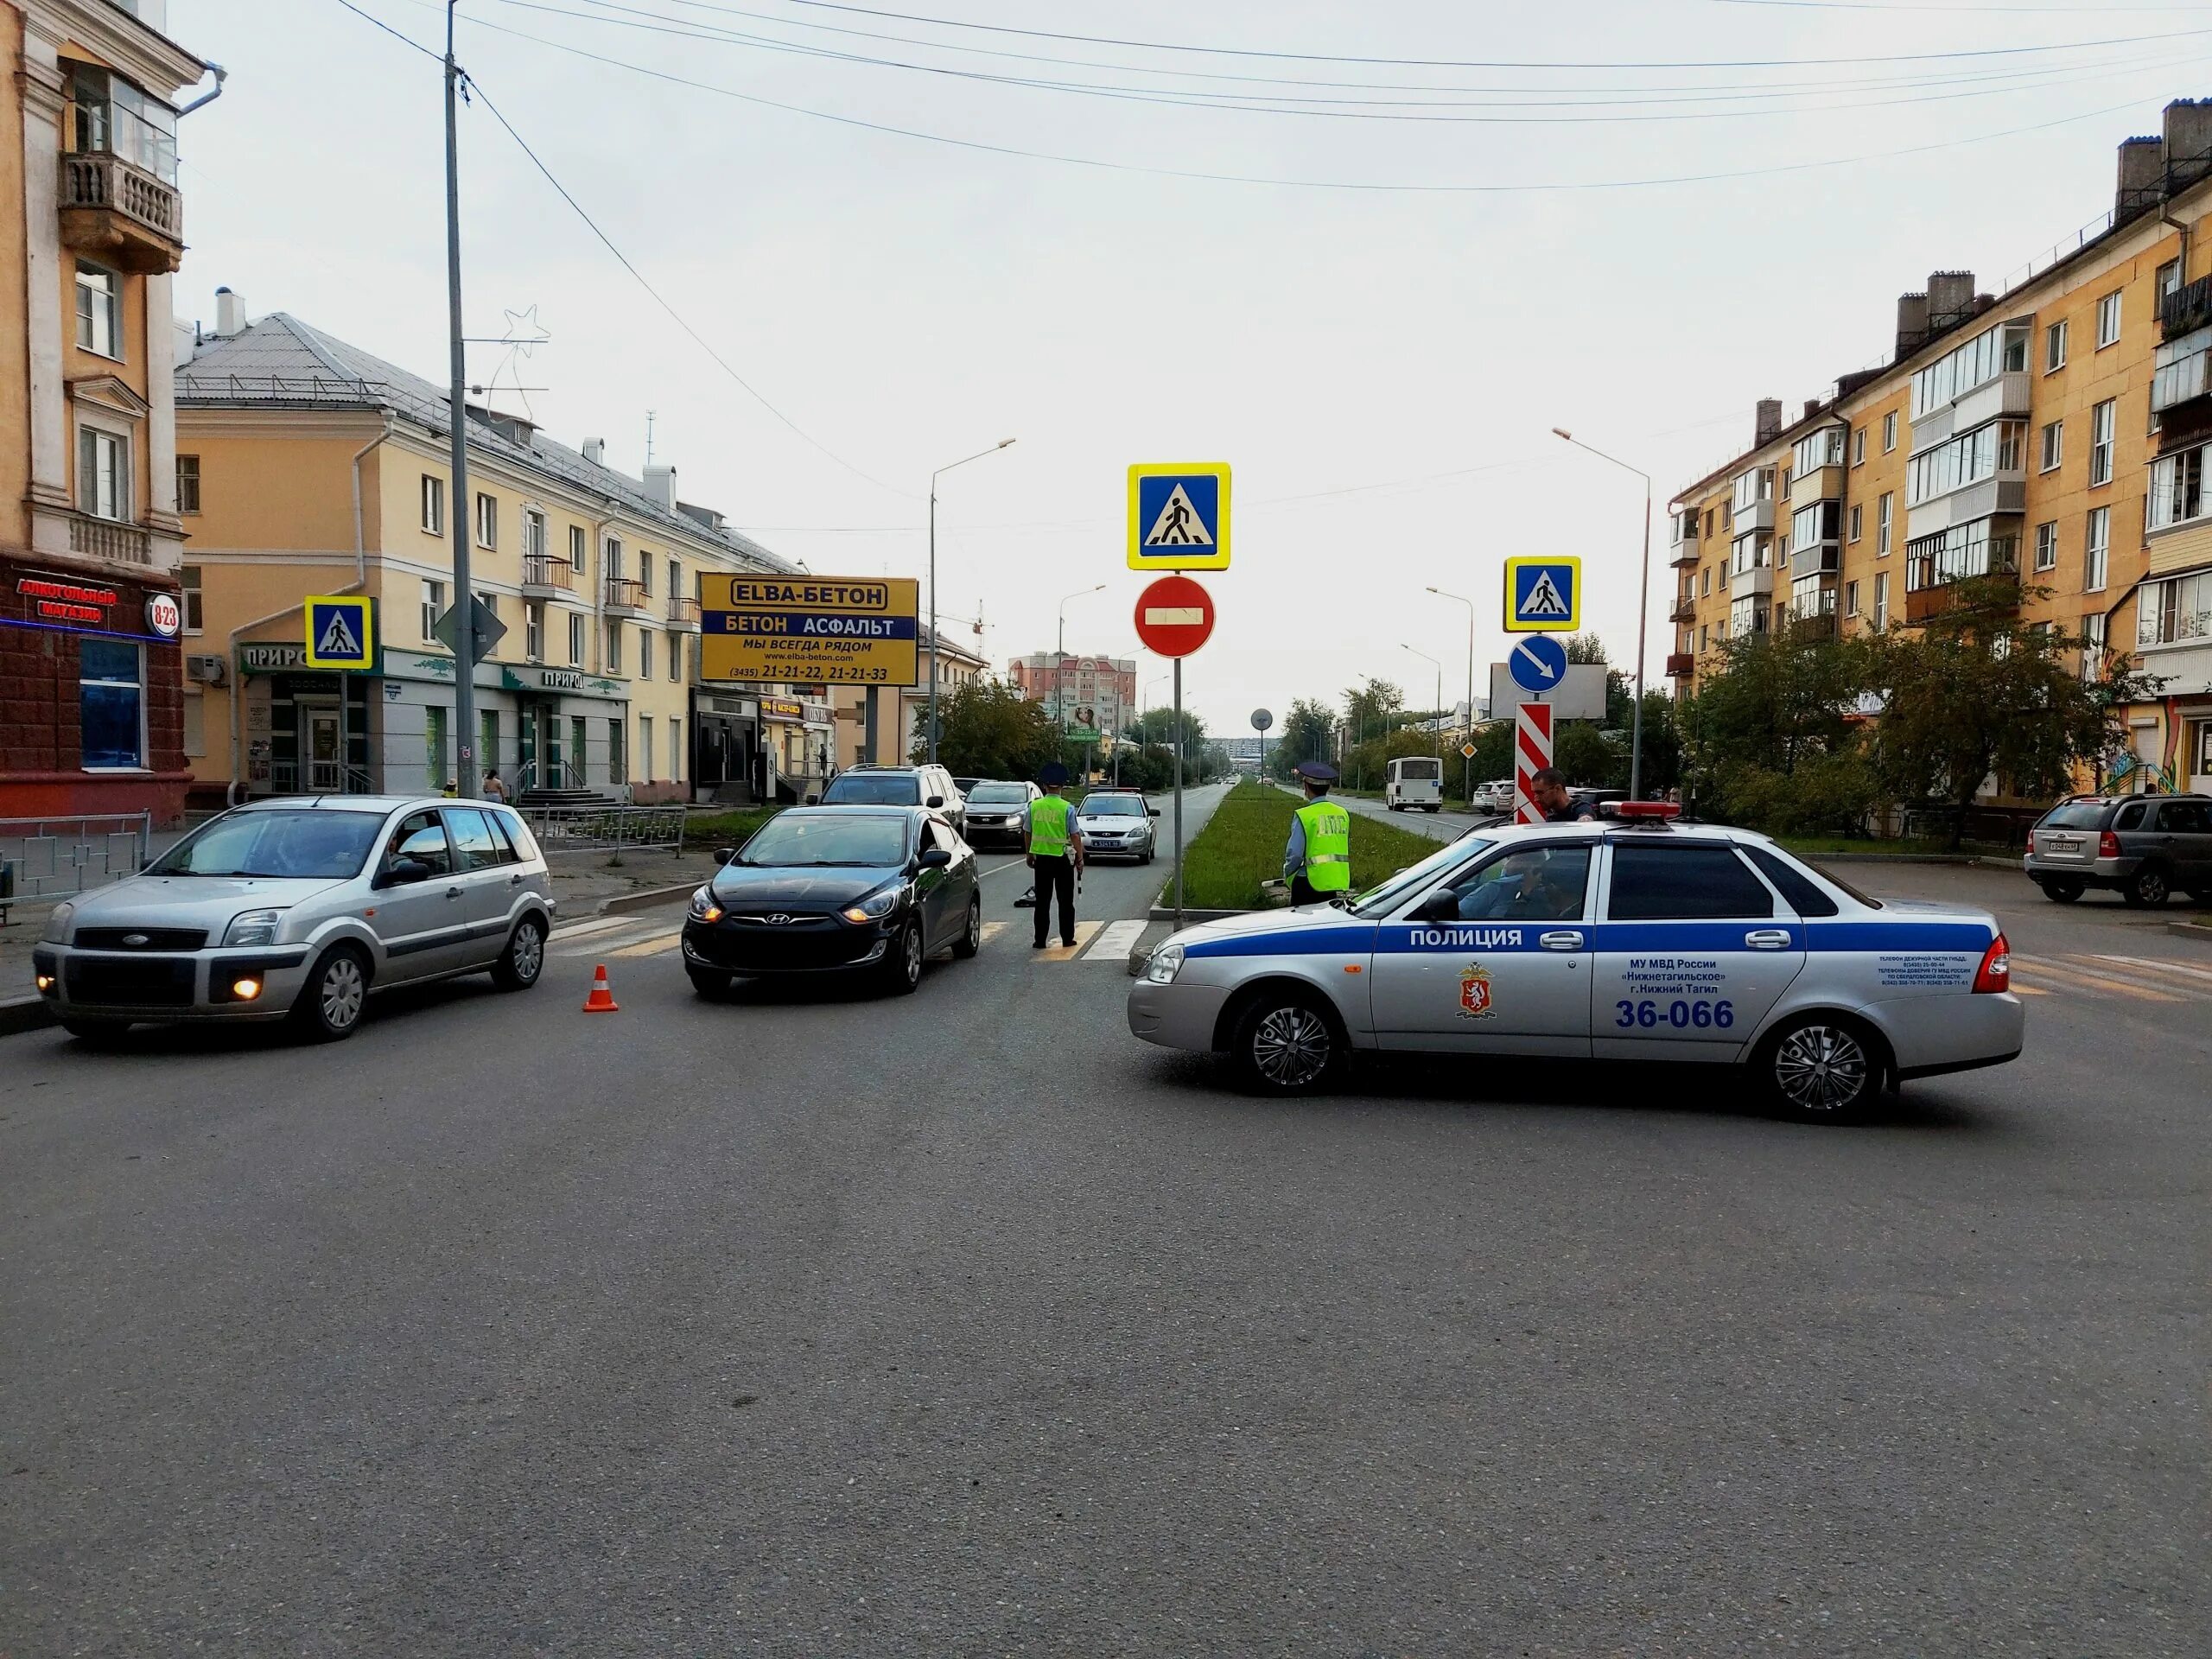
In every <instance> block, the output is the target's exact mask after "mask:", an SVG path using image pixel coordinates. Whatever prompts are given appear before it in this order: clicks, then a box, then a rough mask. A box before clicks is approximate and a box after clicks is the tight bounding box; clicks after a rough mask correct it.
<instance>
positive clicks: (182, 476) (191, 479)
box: [176, 455, 200, 512]
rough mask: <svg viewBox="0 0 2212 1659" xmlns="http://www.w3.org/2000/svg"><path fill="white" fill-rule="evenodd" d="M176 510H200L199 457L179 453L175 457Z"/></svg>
mask: <svg viewBox="0 0 2212 1659" xmlns="http://www.w3.org/2000/svg"><path fill="white" fill-rule="evenodd" d="M176 510H177V511H178V512H199V511H200V457H199V456H197V455H179V456H178V457H177V458H176Z"/></svg>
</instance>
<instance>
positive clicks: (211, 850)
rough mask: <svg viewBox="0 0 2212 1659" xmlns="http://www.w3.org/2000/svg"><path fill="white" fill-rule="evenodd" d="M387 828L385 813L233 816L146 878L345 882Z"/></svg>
mask: <svg viewBox="0 0 2212 1659" xmlns="http://www.w3.org/2000/svg"><path fill="white" fill-rule="evenodd" d="M383 828H384V814H383V813H381V812H331V811H324V810H321V809H319V808H315V809H309V808H302V809H301V810H298V811H286V810H283V809H282V808H278V809H276V810H262V811H254V812H232V813H229V814H226V816H225V817H219V818H216V819H213V821H211V822H210V823H206V824H203V825H202V826H201V827H200V829H196V830H194V832H193V833H192V834H191V835H189V836H186V837H185V838H184V839H183V840H182V841H180V842H177V844H176V845H175V846H174V847H172V848H170V849H168V851H167V852H166V853H163V854H162V855H161V856H160V857H159V858H157V859H156V860H155V861H153V862H152V863H150V864H149V865H148V866H147V867H146V874H149V875H238V876H263V877H267V878H269V879H270V880H305V881H316V880H321V881H342V880H346V878H348V877H349V876H356V875H359V874H360V873H361V867H362V866H363V865H365V864H366V863H367V862H368V861H369V849H371V848H372V847H373V846H375V845H376V840H377V834H378V831H379V830H381V829H383Z"/></svg>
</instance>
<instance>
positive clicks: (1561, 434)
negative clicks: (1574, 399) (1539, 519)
mask: <svg viewBox="0 0 2212 1659" xmlns="http://www.w3.org/2000/svg"><path fill="white" fill-rule="evenodd" d="M1552 435H1553V436H1554V437H1558V438H1564V439H1565V440H1566V441H1567V442H1569V443H1571V444H1573V446H1574V447H1575V448H1578V449H1586V450H1589V453H1590V454H1593V455H1595V456H1597V457H1598V459H1599V460H1600V461H1611V462H1612V464H1613V465H1614V466H1616V467H1619V468H1620V469H1621V470H1622V471H1623V472H1624V473H1634V474H1636V475H1637V477H1638V478H1640V479H1642V480H1643V581H1642V582H1639V583H1637V593H1636V720H1635V724H1634V728H1633V732H1634V735H1633V736H1632V737H1631V738H1630V743H1629V751H1628V798H1629V799H1630V800H1631V801H1634V800H1640V799H1642V798H1643V791H1642V785H1643V635H1644V632H1645V629H1646V627H1647V626H1648V625H1649V613H1650V607H1651V474H1649V473H1647V472H1645V471H1644V470H1643V468H1642V467H1631V466H1630V465H1629V464H1628V462H1626V461H1623V460H1622V459H1621V458H1620V457H1619V456H1618V455H1609V454H1606V453H1605V451H1604V450H1602V449H1592V448H1591V447H1590V446H1589V445H1588V444H1586V443H1585V442H1582V440H1581V439H1580V438H1578V437H1576V436H1575V435H1574V434H1573V433H1572V432H1570V431H1568V430H1567V429H1566V428H1565V427H1563V426H1555V427H1554V428H1552Z"/></svg>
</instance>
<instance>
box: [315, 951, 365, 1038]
mask: <svg viewBox="0 0 2212 1659" xmlns="http://www.w3.org/2000/svg"><path fill="white" fill-rule="evenodd" d="M367 995H368V982H367V981H366V980H365V979H363V978H362V977H361V964H360V963H358V962H356V961H354V960H353V957H350V956H345V955H340V956H335V957H332V958H331V959H330V962H329V963H328V965H327V966H326V967H325V968H324V969H323V970H322V982H321V984H320V985H319V986H318V987H317V988H316V991H315V1000H316V1001H318V1002H319V1003H320V1004H321V1007H322V1022H323V1024H325V1025H326V1026H327V1027H330V1029H331V1030H333V1031H351V1030H352V1029H353V1022H354V1021H355V1020H359V1018H360V1017H361V1004H362V1002H363V1001H364V1000H365V998H366V997H367Z"/></svg>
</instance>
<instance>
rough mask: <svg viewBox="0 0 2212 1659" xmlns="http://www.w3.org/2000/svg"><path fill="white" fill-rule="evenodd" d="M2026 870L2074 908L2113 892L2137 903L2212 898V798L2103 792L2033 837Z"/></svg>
mask: <svg viewBox="0 0 2212 1659" xmlns="http://www.w3.org/2000/svg"><path fill="white" fill-rule="evenodd" d="M2020 868H2022V869H2024V870H2025V871H2026V872H2027V873H2028V879H2029V880H2031V881H2033V882H2034V883H2035V884H2036V885H2037V887H2041V888H2042V889H2043V893H2044V898H2046V899H2052V900H2054V901H2055V902H2056V903H2058V904H2062V905H2070V904H2072V903H2073V902H2074V901H2075V899H2079V898H2080V897H2081V896H2082V893H2084V892H2085V891H2086V890H2088V888H2090V887H2108V888H2111V889H2112V890H2113V891H2114V892H2117V893H2119V894H2120V897H2121V898H2122V899H2126V901H2127V902H2128V903H2129V904H2131V905H2163V904H2164V903H2165V902H2166V900H2167V899H2168V898H2170V897H2171V895H2173V894H2174V893H2187V894H2189V895H2190V897H2191V898H2192V899H2196V900H2198V901H2199V902H2200V903H2202V902H2206V901H2208V900H2212V796H2206V795H2104V796H2085V797H2083V798H2080V799H2078V800H2071V801H2065V802H2062V803H2061V804H2058V805H2056V806H2055V807H2053V808H2051V810H2050V811H2049V812H2046V813H2045V814H2044V817H2043V819H2042V821H2041V822H2040V823H2037V825H2036V827H2035V828H2034V829H2031V830H2030V831H2029V832H2028V851H2027V855H2026V856H2025V857H2024V858H2023V859H2022V860H2021V861H2020Z"/></svg>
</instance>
